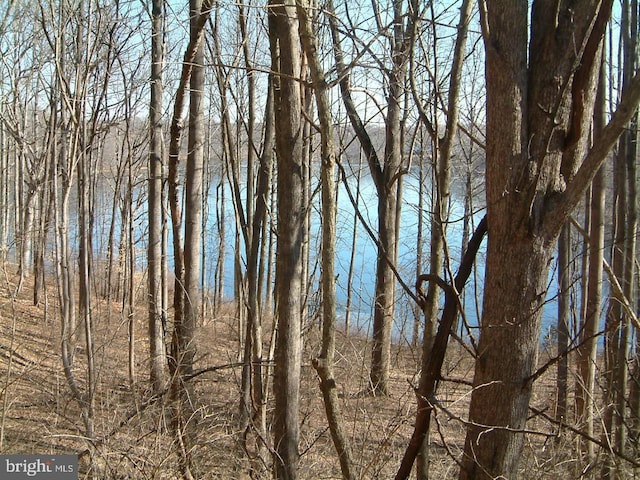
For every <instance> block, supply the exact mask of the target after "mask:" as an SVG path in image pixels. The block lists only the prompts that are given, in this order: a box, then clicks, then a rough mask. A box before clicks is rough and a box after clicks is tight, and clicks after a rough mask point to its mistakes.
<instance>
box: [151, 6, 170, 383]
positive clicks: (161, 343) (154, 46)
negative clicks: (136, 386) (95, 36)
mask: <svg viewBox="0 0 640 480" xmlns="http://www.w3.org/2000/svg"><path fill="white" fill-rule="evenodd" d="M151 8H152V11H151V22H152V23H151V101H150V104H149V128H150V132H149V133H150V141H149V144H150V146H149V195H148V206H147V208H148V216H149V218H148V222H149V240H148V247H147V262H148V274H147V275H148V278H147V282H148V289H149V292H148V308H149V320H148V331H149V356H150V379H151V385H152V387H153V391H154V393H156V394H159V393H160V392H162V391H163V390H164V389H165V387H166V384H167V354H166V345H165V327H164V326H165V324H166V317H165V311H164V309H163V304H162V300H163V295H162V294H163V291H162V289H163V284H164V282H163V268H162V218H163V208H162V177H163V163H164V160H163V141H162V138H163V132H162V92H163V87H164V85H163V80H162V70H163V63H164V0H153V4H152V7H151Z"/></svg>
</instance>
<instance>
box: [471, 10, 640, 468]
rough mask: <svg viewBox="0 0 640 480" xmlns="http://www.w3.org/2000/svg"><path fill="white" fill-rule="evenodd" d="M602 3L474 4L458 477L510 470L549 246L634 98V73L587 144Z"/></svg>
mask: <svg viewBox="0 0 640 480" xmlns="http://www.w3.org/2000/svg"><path fill="white" fill-rule="evenodd" d="M611 4H612V2H611V1H605V2H600V1H593V2H586V3H585V4H584V5H582V8H581V9H580V10H579V11H578V10H574V9H572V8H571V7H570V6H569V5H565V4H560V5H558V9H557V10H555V9H549V8H548V5H546V4H545V2H538V1H534V2H533V4H532V11H531V12H529V2H526V1H524V0H523V1H517V2H514V1H510V0H509V1H501V0H486V1H484V2H482V4H481V8H480V11H481V25H482V30H483V36H484V41H485V49H486V73H485V78H486V88H487V126H486V132H487V161H486V165H487V169H486V186H487V218H488V235H489V242H488V248H487V263H486V271H485V290H484V302H483V304H484V311H483V316H482V321H481V329H480V330H481V331H480V340H479V346H478V347H479V352H478V359H477V361H476V366H475V375H474V381H473V387H474V388H473V393H472V396H471V405H470V409H469V423H468V427H467V437H466V442H465V450H464V457H463V459H462V467H461V471H460V478H461V479H471V478H473V479H478V478H495V477H496V476H504V477H507V478H512V477H514V476H515V475H516V468H517V465H518V461H519V457H520V453H521V451H522V445H523V438H524V433H523V429H524V428H525V423H526V420H527V414H528V407H529V400H530V398H531V391H532V383H533V381H534V377H532V374H533V372H534V369H535V368H536V360H537V357H538V337H539V333H540V320H541V312H542V304H543V302H544V299H545V293H546V289H547V274H548V265H549V261H550V259H551V255H552V254H553V247H554V244H555V242H556V240H557V238H558V235H559V233H560V230H561V228H562V225H563V224H564V223H565V221H566V220H567V218H568V216H569V215H570V214H571V212H572V211H573V210H574V209H575V207H576V205H577V204H578V203H579V202H580V201H581V199H582V196H583V195H584V192H585V190H586V188H587V187H588V185H589V184H590V183H591V180H592V179H593V176H594V175H595V173H596V172H597V170H598V169H599V168H600V166H601V165H602V163H603V162H604V160H605V158H606V156H607V154H608V152H609V150H610V149H611V147H612V146H613V144H614V143H615V141H616V140H617V138H618V136H619V135H620V134H621V132H622V130H623V129H624V127H625V125H626V124H627V123H628V121H629V120H630V118H631V116H632V114H633V112H634V111H635V109H636V105H637V103H638V100H639V99H640V79H637V78H634V79H633V80H632V81H631V82H630V84H629V85H630V86H629V88H628V89H627V91H626V92H625V94H624V96H623V98H622V100H621V102H620V104H619V107H618V109H617V111H616V112H615V113H614V114H613V115H612V117H611V120H610V121H609V123H608V125H607V126H606V127H605V128H604V129H603V132H602V135H601V136H600V138H599V140H598V141H597V142H596V143H594V145H593V146H592V147H591V148H588V140H589V130H590V125H591V119H592V111H593V104H594V97H595V90H596V89H595V82H596V80H597V78H598V75H597V74H598V71H599V66H600V62H599V58H600V57H599V51H600V46H601V42H602V38H603V35H604V31H605V28H606V25H607V22H608V20H609V17H610V14H611ZM529 19H531V24H529ZM556 20H557V21H556ZM529 25H530V26H529ZM569 39H570V40H569ZM569 41H571V42H572V44H573V45H576V48H571V49H567V48H563V47H562V45H566V44H567V42H569Z"/></svg>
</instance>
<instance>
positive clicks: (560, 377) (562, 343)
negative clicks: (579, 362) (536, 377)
mask: <svg viewBox="0 0 640 480" xmlns="http://www.w3.org/2000/svg"><path fill="white" fill-rule="evenodd" d="M570 252H571V227H570V225H569V224H568V223H567V224H565V225H564V226H563V227H562V232H561V233H560V238H559V239H558V323H557V335H558V339H557V353H558V373H557V375H556V390H557V397H556V420H558V421H559V422H563V421H566V416H567V407H568V391H567V385H568V383H567V380H568V369H569V358H568V357H567V350H568V349H569V322H570V313H571V312H570V300H571V263H570V260H569V255H570Z"/></svg>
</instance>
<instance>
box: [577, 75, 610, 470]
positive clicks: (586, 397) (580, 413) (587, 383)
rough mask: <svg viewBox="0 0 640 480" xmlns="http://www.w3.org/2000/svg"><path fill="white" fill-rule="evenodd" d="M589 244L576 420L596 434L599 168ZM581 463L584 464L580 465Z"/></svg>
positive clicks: (589, 455) (599, 120)
mask: <svg viewBox="0 0 640 480" xmlns="http://www.w3.org/2000/svg"><path fill="white" fill-rule="evenodd" d="M604 79H605V78H604V72H603V71H601V72H600V81H599V82H598V96H597V99H596V105H595V107H594V121H593V129H594V138H595V139H596V140H597V139H598V137H599V135H600V134H601V132H602V128H603V126H604V121H605V116H604V113H605V98H604ZM587 208H589V210H590V213H589V217H590V221H589V240H588V243H589V246H588V252H589V253H588V260H587V264H588V268H587V271H588V278H587V279H586V283H587V288H586V299H585V306H584V319H583V322H582V325H581V329H580V331H581V334H580V347H579V348H578V352H577V356H578V365H577V367H578V380H577V391H576V420H577V424H578V425H579V426H580V427H581V428H583V429H584V431H585V433H586V434H587V435H590V436H592V437H593V436H594V400H595V381H596V368H597V360H598V340H597V338H596V335H597V332H598V325H599V323H600V315H601V303H602V272H603V267H602V264H603V260H604V226H605V185H604V171H603V169H602V168H600V169H599V170H598V172H597V173H596V175H595V177H594V178H593V183H592V185H591V197H590V203H589V205H588V206H587ZM581 450H582V454H583V455H586V458H585V459H584V460H583V462H582V463H583V464H589V463H591V462H592V461H593V459H594V445H593V444H592V443H591V442H587V443H586V444H585V443H583V444H582V447H581ZM579 467H580V468H581V467H582V466H581V465H580V466H579Z"/></svg>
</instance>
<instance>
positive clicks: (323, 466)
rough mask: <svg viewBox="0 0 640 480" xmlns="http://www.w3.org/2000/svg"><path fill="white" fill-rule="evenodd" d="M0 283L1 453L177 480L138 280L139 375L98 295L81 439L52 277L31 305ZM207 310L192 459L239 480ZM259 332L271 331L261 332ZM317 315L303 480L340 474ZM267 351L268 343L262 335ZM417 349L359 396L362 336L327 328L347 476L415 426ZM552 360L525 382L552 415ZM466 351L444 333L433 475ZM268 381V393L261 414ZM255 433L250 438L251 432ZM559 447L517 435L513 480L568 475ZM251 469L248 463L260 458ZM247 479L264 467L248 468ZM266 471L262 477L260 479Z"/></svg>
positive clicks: (543, 428)
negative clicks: (59, 458)
mask: <svg viewBox="0 0 640 480" xmlns="http://www.w3.org/2000/svg"><path fill="white" fill-rule="evenodd" d="M3 285H4V286H3V287H2V288H1V289H0V393H1V397H0V401H1V403H0V408H1V412H0V414H1V417H0V453H3V454H7V453H22V454H27V453H33V454H36V453H37V454H61V453H78V454H80V460H81V472H83V476H82V477H81V478H85V477H86V478H104V479H125V478H127V479H165V478H167V479H169V478H177V466H176V464H177V462H176V455H175V448H174V443H173V436H172V434H171V429H170V425H169V418H168V417H169V416H168V414H167V408H162V402H148V399H149V398H150V392H149V389H148V381H147V378H148V373H147V372H148V361H147V359H148V353H147V337H146V324H147V320H146V318H147V317H146V312H145V303H144V296H143V293H142V291H143V288H142V286H141V287H140V289H139V291H138V298H137V301H136V311H135V314H134V315H135V316H134V321H135V353H136V362H135V368H136V376H135V378H136V382H135V384H134V385H133V386H132V385H131V384H130V381H129V374H128V319H127V318H126V316H125V315H123V314H122V313H121V310H122V309H121V306H122V301H120V302H118V301H112V302H110V303H109V302H107V301H106V300H102V301H99V302H98V301H96V302H95V304H94V305H93V315H94V319H95V329H96V365H97V370H98V386H97V389H96V394H95V427H94V431H95V435H94V437H95V438H94V440H93V441H92V442H91V444H92V448H91V451H92V452H93V461H92V462H91V465H92V468H93V471H92V474H91V475H88V474H87V472H88V471H89V470H90V469H89V465H90V463H89V455H87V452H88V451H89V449H88V446H89V442H88V441H87V439H86V438H85V437H84V431H85V430H84V426H83V422H82V419H81V415H80V410H79V405H78V401H77V400H76V399H75V398H74V397H73V396H72V394H71V393H70V389H69V387H68V383H67V379H66V378H65V374H64V371H63V368H62V362H61V360H60V358H61V355H60V321H59V313H58V309H57V306H56V303H55V297H56V295H55V290H54V284H53V281H52V280H50V284H49V285H48V286H47V288H48V293H47V295H46V297H45V298H44V299H43V301H41V303H40V305H38V306H34V305H33V289H32V285H31V281H30V280H27V282H26V284H25V286H24V288H22V291H21V292H20V293H19V294H17V295H16V294H15V279H13V278H10V277H9V276H6V275H5V281H4V284H3ZM223 310H226V312H225V311H223V312H222V313H220V314H219V315H217V316H216V317H215V318H208V319H206V320H205V322H204V325H202V326H200V328H199V329H198V335H197V349H198V356H197V364H196V370H198V369H204V368H209V367H221V368H218V369H215V370H214V371H211V372H208V373H205V374H202V375H199V376H198V377H196V379H195V380H194V386H195V392H196V395H195V397H196V404H197V406H198V411H197V427H196V432H197V433H196V442H195V447H194V455H193V458H194V463H195V464H196V472H197V476H198V478H200V479H214V478H221V479H233V478H237V479H245V478H250V477H249V473H248V472H249V469H250V466H253V467H254V472H255V471H258V470H259V468H257V469H256V468H255V467H256V464H257V463H258V462H257V461H256V460H255V459H254V461H248V460H247V452H251V451H254V449H252V448H251V446H250V445H247V444H244V445H243V444H242V442H241V441H240V438H241V432H239V431H238V428H237V423H238V422H237V417H238V415H237V412H238V401H239V400H238V399H239V391H240V371H241V369H240V368H239V367H238V365H237V362H238V360H239V357H238V356H239V351H240V348H239V340H238V323H237V320H236V319H235V318H234V315H233V314H232V313H231V308H230V307H226V308H225V309H223ZM265 336H266V337H268V334H267V335H265ZM319 342H320V332H319V329H318V327H317V324H313V325H307V326H306V328H305V334H304V351H303V368H302V383H301V399H300V421H301V444H300V451H301V454H302V456H301V470H300V471H301V478H303V479H306V478H308V479H330V478H340V470H339V464H338V460H337V455H336V453H335V450H334V447H333V444H332V441H331V437H330V434H329V431H328V427H327V421H326V418H325V413H324V407H323V403H322V397H321V394H320V390H319V385H318V378H317V375H316V372H315V370H314V369H313V367H312V365H311V360H312V359H313V358H314V356H315V355H317V352H318V351H319ZM82 345H83V343H82V341H79V342H78V345H77V347H76V357H75V363H74V368H73V374H74V376H75V379H76V381H77V383H78V385H79V388H80V390H81V391H82V392H85V393H86V386H87V382H86V367H85V365H86V361H85V357H86V355H85V351H84V348H83V347H82ZM265 347H266V351H268V345H265ZM419 358H420V354H419V351H418V350H417V349H415V348H412V347H411V346H409V345H407V344H406V343H405V344H401V345H394V346H393V369H392V372H391V394H390V395H389V396H385V397H371V396H364V395H359V392H363V391H365V390H366V389H367V387H368V385H367V377H368V375H367V373H368V364H369V359H370V345H369V343H368V342H367V341H365V338H364V337H363V336H361V335H356V334H352V335H345V334H344V332H343V333H340V334H339V335H338V341H337V352H336V365H335V376H336V381H337V385H338V389H339V392H340V402H341V408H342V415H343V422H344V428H345V431H346V432H347V435H348V438H349V440H350V441H351V445H352V450H353V457H354V460H355V463H356V468H357V472H358V477H359V478H363V479H368V478H393V475H394V473H395V471H396V470H397V468H398V465H399V462H400V459H401V458H402V455H403V453H404V449H405V448H406V446H407V443H408V439H409V437H410V435H411V433H412V430H413V423H414V415H415V405H416V399H415V395H414V390H413V387H414V385H415V384H416V383H417V379H418V372H419V366H418V364H419ZM554 370H555V369H554V368H551V369H549V371H548V372H547V373H546V374H545V375H544V376H543V377H542V378H541V379H540V380H538V382H537V383H536V385H537V386H536V389H535V395H534V398H533V400H532V405H533V406H535V408H536V409H538V410H542V411H545V412H546V413H547V414H549V415H553V405H554V402H555V386H554V380H553V379H554V378H555V377H554ZM472 375H473V361H472V358H471V356H470V355H469V354H468V353H466V351H465V349H463V348H462V347H460V346H459V345H455V344H453V345H452V346H451V347H450V351H449V354H448V356H447V359H446V362H445V367H444V376H445V379H446V381H442V382H441V384H440V386H439V389H438V396H437V398H438V401H439V405H440V407H439V408H438V409H437V411H436V416H435V421H434V422H432V425H433V428H432V432H431V442H432V449H431V457H430V469H431V470H430V471H431V472H432V478H438V479H446V478H455V477H456V475H457V471H458V468H457V464H456V459H458V458H459V457H460V453H461V450H462V448H463V443H464V431H465V425H464V421H463V419H464V418H465V415H466V411H467V407H468V401H469V397H470V387H469V386H468V384H469V382H470V381H471V379H472ZM272 407H273V392H272V391H269V401H268V405H267V411H268V413H270V412H272ZM533 417H534V418H532V420H531V421H530V422H529V424H528V425H527V428H528V429H529V430H535V431H540V432H541V433H548V434H552V433H553V432H554V427H553V425H551V424H549V423H547V422H546V421H544V420H543V419H542V417H536V416H535V415H534V416H533ZM254 440H255V439H254ZM571 458H572V457H571V448H570V445H567V444H566V443H564V442H562V441H560V442H558V439H557V438H555V437H553V436H546V435H543V434H540V435H537V434H534V435H528V436H527V441H526V446H525V452H524V454H523V458H522V462H521V465H522V477H520V478H523V479H524V478H571V477H569V476H567V475H566V472H567V469H568V468H570V464H571V463H572V460H571ZM258 467H259V465H258ZM253 476H254V477H257V478H261V477H260V475H258V474H257V473H254V474H253ZM265 478H268V477H267V476H265Z"/></svg>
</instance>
